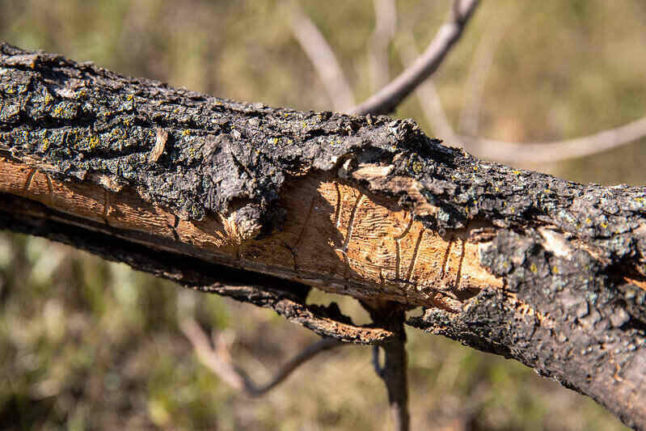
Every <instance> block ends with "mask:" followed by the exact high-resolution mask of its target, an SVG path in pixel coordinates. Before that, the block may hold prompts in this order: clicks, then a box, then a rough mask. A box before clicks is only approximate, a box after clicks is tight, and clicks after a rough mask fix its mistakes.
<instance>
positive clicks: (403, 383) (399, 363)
mask: <svg viewBox="0 0 646 431" xmlns="http://www.w3.org/2000/svg"><path fill="white" fill-rule="evenodd" d="M361 304H362V305H363V307H364V308H365V309H366V310H367V311H368V313H370V316H371V317H372V320H373V321H374V322H375V324H377V325H379V326H383V327H386V328H388V329H389V330H390V331H392V332H393V333H395V334H397V337H394V338H392V339H390V340H388V341H386V342H384V343H381V344H379V345H378V346H375V348H373V350H372V365H373V367H374V369H375V372H376V373H377V375H378V376H379V378H381V380H383V382H384V384H385V385H386V390H387V391H388V404H389V406H390V413H391V417H392V419H393V423H394V429H395V430H396V431H408V430H409V429H410V414H409V412H408V377H407V375H406V374H407V367H408V362H407V358H406V331H405V330H404V322H405V321H406V309H405V308H404V307H402V306H401V304H396V303H393V302H385V303H384V302H376V301H372V302H371V301H368V300H363V301H361ZM379 349H382V350H383V351H384V363H383V365H382V364H381V361H380V359H379Z"/></svg>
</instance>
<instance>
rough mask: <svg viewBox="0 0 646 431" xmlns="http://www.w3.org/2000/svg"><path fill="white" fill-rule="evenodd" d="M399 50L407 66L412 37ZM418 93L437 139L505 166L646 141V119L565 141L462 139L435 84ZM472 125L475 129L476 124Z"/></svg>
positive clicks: (424, 85) (405, 38) (555, 159)
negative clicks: (449, 117) (444, 106)
mask: <svg viewBox="0 0 646 431" xmlns="http://www.w3.org/2000/svg"><path fill="white" fill-rule="evenodd" d="M397 50H398V52H399V54H400V57H401V59H402V63H404V64H408V63H409V62H410V61H411V58H413V57H414V55H415V48H414V40H413V37H412V35H411V34H410V33H405V32H404V33H403V34H402V35H400V39H399V42H398V43H397ZM485 57H486V56H485ZM482 61H483V62H484V60H482ZM485 66H486V65H485ZM416 92H417V94H418V100H419V103H420V105H421V107H422V111H423V112H424V116H425V117H426V120H427V121H428V122H429V123H430V125H431V127H432V128H433V130H434V131H435V132H436V133H437V134H438V136H443V137H444V141H445V142H446V143H447V144H448V145H450V146H452V147H456V148H466V149H468V151H469V152H471V153H473V154H474V155H476V156H478V157H482V158H484V159H488V160H495V161H497V162H502V163H510V164H519V163H555V162H560V161H564V160H570V159H575V158H579V157H585V156H590V155H593V154H597V153H601V152H603V151H609V150H612V149H614V148H618V147H620V146H623V145H626V144H630V143H632V142H635V141H637V140H639V139H642V138H644V137H646V117H644V118H640V119H638V120H636V121H633V122H631V123H628V124H625V125H623V126H620V127H617V128H614V129H607V130H604V131H601V132H599V133H596V134H592V135H588V136H583V137H580V138H574V139H568V140H562V141H551V142H535V143H529V142H528V143H513V142H505V141H499V140H494V139H485V138H479V137H474V136H460V135H458V134H457V133H456V132H455V130H454V129H453V127H452V126H451V123H450V121H449V120H448V117H447V116H446V112H445V111H444V108H443V106H442V101H441V100H440V97H439V94H438V93H437V90H436V88H435V85H434V84H433V83H432V81H431V80H427V81H425V82H422V83H421V84H420V85H419V87H418V88H417V89H416ZM469 115H470V116H472V115H474V113H470V114H469ZM470 124H471V126H470V127H473V125H474V123H473V122H471V123H470Z"/></svg>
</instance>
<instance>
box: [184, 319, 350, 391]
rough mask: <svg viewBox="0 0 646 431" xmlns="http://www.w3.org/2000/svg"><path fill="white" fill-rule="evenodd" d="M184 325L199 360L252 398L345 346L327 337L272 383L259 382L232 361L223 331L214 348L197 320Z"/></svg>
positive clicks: (290, 364) (307, 349)
mask: <svg viewBox="0 0 646 431" xmlns="http://www.w3.org/2000/svg"><path fill="white" fill-rule="evenodd" d="M180 328H181V330H182V332H183V333H184V335H186V337H187V338H188V339H189V341H190V342H191V344H192V345H193V348H194V349H195V353H196V354H197V357H198V359H199V360H200V362H201V363H202V364H203V365H204V366H206V367H207V368H209V369H210V370H211V371H213V372H214V373H215V374H216V375H217V376H218V377H220V378H221V379H222V380H223V381H224V382H226V383H227V384H228V385H229V386H231V387H232V388H234V389H236V390H239V391H241V392H244V393H245V394H247V395H249V396H252V397H259V396H261V395H264V394H265V393H267V392H269V391H270V390H271V389H273V388H274V387H276V386H277V385H278V384H280V383H281V382H283V381H284V380H285V379H286V378H287V377H288V376H289V375H290V374H291V373H292V372H293V371H294V370H296V368H298V367H299V366H300V365H302V364H303V363H305V362H307V361H308V360H309V359H312V358H313V357H314V356H316V355H317V354H319V353H321V352H324V351H326V350H330V349H333V348H335V347H339V346H342V345H343V343H342V342H340V341H337V340H334V339H332V338H323V339H321V340H319V341H317V342H316V343H314V344H312V345H310V346H308V347H307V348H305V349H304V350H303V351H301V352H300V353H299V354H297V355H296V356H294V357H293V358H292V359H290V360H289V361H288V362H287V363H286V364H284V365H283V366H282V367H281V368H280V370H279V371H278V372H277V373H276V374H275V375H274V376H273V377H272V378H271V380H269V382H267V383H265V384H264V385H258V384H256V383H254V382H253V381H252V380H251V378H250V377H249V375H248V374H247V373H246V372H244V371H243V370H242V369H240V368H238V367H236V366H235V365H234V364H233V363H232V360H231V355H230V354H229V349H228V347H227V345H226V342H225V340H224V338H223V337H222V334H217V335H216V336H215V337H214V339H213V344H214V347H211V343H210V342H209V337H208V336H207V335H206V334H205V333H204V331H203V330H202V328H200V326H199V325H198V323H197V322H196V321H195V320H194V319H191V318H187V319H184V320H182V321H181V322H180Z"/></svg>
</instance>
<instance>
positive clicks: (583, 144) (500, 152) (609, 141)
mask: <svg viewBox="0 0 646 431" xmlns="http://www.w3.org/2000/svg"><path fill="white" fill-rule="evenodd" d="M644 137H646V117H643V118H640V119H638V120H635V121H633V122H631V123H628V124H625V125H623V126H619V127H616V128H614V129H607V130H603V131H601V132H599V133H595V134H592V135H588V136H582V137H580V138H574V139H566V140H563V141H552V142H528V143H514V142H505V141H498V140H495V139H485V138H472V137H468V136H462V137H461V139H462V140H463V141H465V142H469V148H470V149H471V151H472V152H473V153H474V154H475V155H477V156H478V157H482V158H485V159H489V160H496V161H499V162H502V163H511V164H516V163H554V162H560V161H564V160H570V159H576V158H579V157H586V156H591V155H593V154H598V153H602V152H604V151H610V150H612V149H614V148H618V147H621V146H623V145H626V144H630V143H632V142H635V141H637V140H639V139H642V138H644Z"/></svg>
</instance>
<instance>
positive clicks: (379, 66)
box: [369, 0, 397, 91]
mask: <svg viewBox="0 0 646 431" xmlns="http://www.w3.org/2000/svg"><path fill="white" fill-rule="evenodd" d="M373 6H374V10H375V29H374V31H373V32H372V36H371V37H370V50H369V54H370V78H371V81H372V89H373V90H374V91H377V90H378V89H379V88H381V87H383V86H384V85H386V84H387V83H388V81H389V80H390V70H389V66H388V47H389V45H390V42H392V39H393V37H394V36H395V31H396V29H397V5H396V4H395V0H373Z"/></svg>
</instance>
